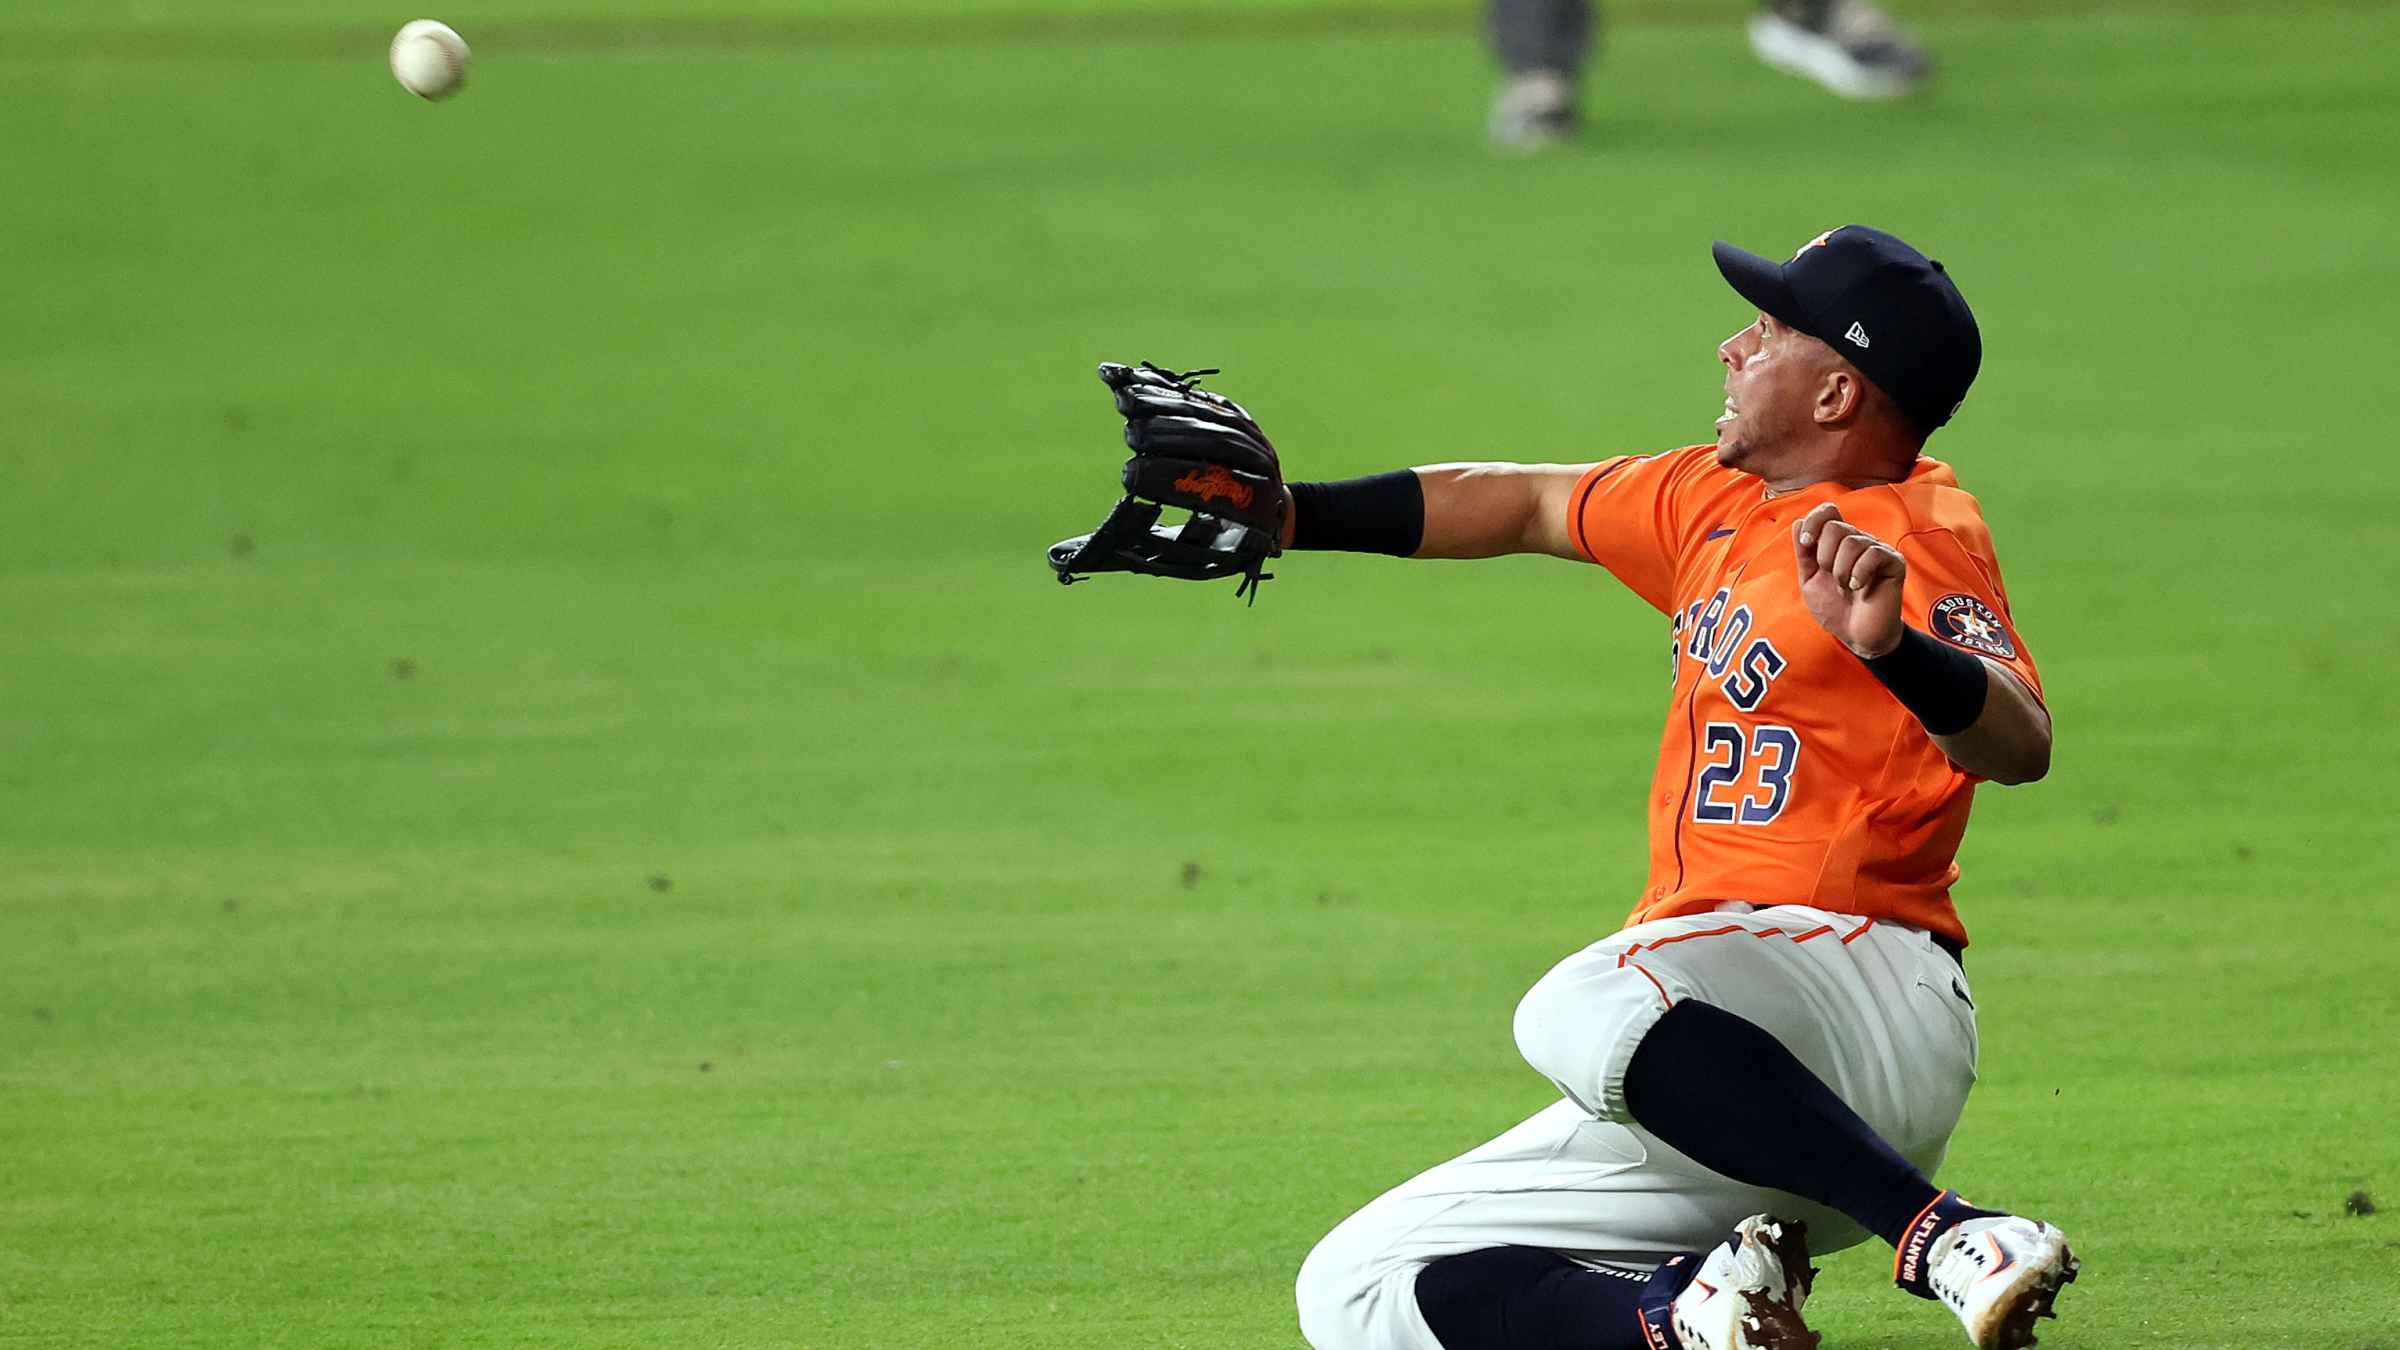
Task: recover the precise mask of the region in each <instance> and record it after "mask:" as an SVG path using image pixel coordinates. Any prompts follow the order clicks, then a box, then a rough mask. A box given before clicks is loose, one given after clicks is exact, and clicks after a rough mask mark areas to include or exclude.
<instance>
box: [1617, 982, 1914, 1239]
mask: <svg viewBox="0 0 2400 1350" xmlns="http://www.w3.org/2000/svg"><path fill="white" fill-rule="evenodd" d="M1625 1107H1626V1110H1627V1111H1628V1112H1629V1113H1630V1114H1631V1115H1632V1116H1633V1118H1634V1119H1635V1120H1636V1121H1639V1122H1640V1123H1641V1125H1642V1128H1644V1129H1646V1130H1648V1131H1650V1132H1651V1133H1652V1134H1655V1135H1657V1136H1658V1137H1659V1138H1661V1139H1664V1140H1666V1141H1667V1142H1668V1143H1670V1144H1672V1145H1674V1146H1675V1147H1676V1148H1678V1149H1681V1150H1682V1151H1683V1152H1684V1153H1686V1154H1689V1155H1690V1156H1691V1158H1692V1160H1693V1161H1695V1162H1697V1163H1699V1164H1701V1165H1702V1166H1704V1167H1706V1168H1708V1169H1709V1170H1710V1171H1712V1172H1720V1173H1723V1174H1724V1175H1726V1176H1729V1177H1732V1178H1733V1179H1734V1180H1736V1181H1740V1182H1745V1183H1747V1184H1749V1185H1752V1186H1764V1187H1767V1188H1768V1189H1770V1190H1778V1191H1789V1192H1791V1193H1792V1194H1794V1195H1797V1196H1800V1197H1802V1198H1804V1199H1808V1200H1814V1201H1816V1202H1817V1203H1818V1204H1820V1205H1823V1206H1825V1207H1826V1208H1828V1209H1833V1210H1838V1211H1840V1212H1841V1213H1843V1214H1847V1215H1849V1216H1850V1217H1851V1218H1852V1219H1853V1220H1856V1221H1857V1222H1858V1224H1859V1226H1861V1227H1863V1228H1865V1229H1866V1230H1867V1231H1868V1232H1870V1233H1874V1234H1876V1235H1877V1236H1879V1237H1881V1238H1882V1239H1883V1240H1884V1241H1886V1242H1889V1243H1891V1244H1892V1245H1893V1246H1895V1247H1897V1246H1899V1245H1900V1242H1901V1240H1902V1239H1903V1238H1904V1237H1906V1236H1908V1229H1909V1227H1910V1225H1911V1224H1913V1223H1914V1222H1915V1221H1916V1219H1917V1218H1918V1217H1919V1216H1920V1215H1922V1214H1923V1213H1925V1212H1926V1211H1927V1210H1928V1209H1929V1208H1931V1207H1932V1206H1933V1202H1934V1200H1935V1198H1936V1197H1937V1196H1939V1195H1941V1194H1942V1192H1941V1191H1939V1190H1937V1189H1936V1188H1935V1187H1934V1184H1933V1183H1932V1182H1930V1181H1927V1180H1926V1179H1925V1176H1924V1174H1923V1173H1921V1172H1919V1171H1918V1170H1917V1169H1916V1168H1915V1167H1914V1166H1913V1165H1912V1164H1910V1162H1909V1161H1908V1160H1907V1159H1906V1158H1903V1157H1901V1156H1900V1154H1899V1153H1898V1152H1897V1151H1896V1150H1894V1149H1893V1148H1892V1146H1891V1145H1890V1144H1887V1143H1885V1142H1884V1141H1883V1139H1882V1138H1881V1137H1880V1136H1879V1135H1877V1134H1876V1133H1875V1131H1874V1130H1873V1129H1872V1128H1870V1127H1869V1126H1868V1125H1867V1122H1865V1121H1863V1120H1861V1119H1859V1118H1858V1113H1857V1112H1856V1111H1853V1110H1851V1109H1850V1108H1849V1106H1848V1105H1846V1104H1845V1103H1844V1102H1843V1101H1842V1099H1841V1098H1840V1097H1837V1096H1835V1095H1834V1092H1833V1089H1832V1088H1830V1087H1827V1086H1826V1085H1825V1081H1824V1080H1823V1079H1821V1078H1819V1077H1817V1076H1816V1075H1815V1074H1813V1073H1810V1072H1809V1071H1808V1066H1807V1065H1805V1064H1802V1063H1801V1062H1800V1061H1799V1060H1798V1059H1797V1058H1795V1057H1794V1056H1793V1054H1792V1052H1791V1051H1789V1050H1787V1049H1785V1048H1784V1046H1783V1042H1781V1041H1778V1040H1776V1039H1775V1038H1774V1037H1773V1036H1771V1035H1769V1034H1768V1033H1767V1032H1766V1030H1765V1029H1763V1028H1761V1027H1760V1026H1759V1025H1758V1024H1757V1023H1755V1022H1751V1021H1748V1020H1746V1019H1744V1018H1740V1017H1736V1016H1735V1015H1733V1014H1732V1013H1729V1012H1726V1011H1725V1010H1724V1009H1722V1008H1717V1007H1712V1006H1710V1005H1709V1004H1706V1003H1700V1002H1695V1001H1693V1000H1689V999H1687V1000H1685V1001H1684V1002H1682V1003H1678V1004H1676V1005H1675V1006H1674V1007H1673V1008H1670V1009H1668V1010H1667V1014H1666V1016H1664V1017H1661V1018H1659V1019H1658V1023H1657V1025H1655V1026H1653V1027H1652V1028H1651V1029H1650V1034H1649V1035H1647V1036H1645V1037H1643V1038H1642V1043H1641V1044H1640V1045H1639V1046H1637V1047H1635V1049H1634V1052H1633V1061H1632V1063H1630V1064H1629V1065H1627V1066H1626V1070H1625Z"/></svg>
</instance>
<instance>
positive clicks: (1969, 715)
mask: <svg viewBox="0 0 2400 1350" xmlns="http://www.w3.org/2000/svg"><path fill="white" fill-rule="evenodd" d="M1863 664H1864V665H1865V666H1866V668H1867V673H1868V674H1870V675H1873V676H1874V677H1875V678H1876V679H1878V680H1880V681H1882V682H1883V687H1884V688H1886V689H1889V690H1891V691H1892V697H1894V698H1896V699H1898V700H1900V705H1901V706H1902V707H1904V708H1906V709H1908V710H1909V711H1910V712H1912V713H1914V714H1916V717H1917V720H1918V721H1919V722H1922V723H1924V724H1925V730H1927V731H1928V732H1931V733H1932V734H1934V735H1936V736H1952V735H1956V734H1957V733H1959V732H1961V731H1965V730H1966V729H1967V728H1968V727H1971V726H1973V725H1975V719H1976V718H1978V717H1981V716H1983V702H1984V700H1985V699H1986V698H1987V697H1989V696H1990V695H1991V692H1992V675H1991V672H1990V671H1988V670H1985V669H1984V668H1983V662H1982V661H1981V660H1980V659H1979V658H1977V657H1976V656H1975V655H1973V654H1972V653H1969V652H1962V651H1960V650H1959V649H1958V648H1956V647H1953V646H1951V645H1950V644H1949V643H1947V642H1942V641H1940V640H1938V639H1936V638H1935V637H1934V636H1933V635H1932V634H1930V633H1924V632H1919V631H1918V630H1916V629H1914V628H1910V627H1907V626H1906V625H1903V626H1902V627H1901V629H1900V645H1899V646H1897V647H1894V648H1892V649H1891V650H1890V651H1888V652H1885V653H1884V654H1883V655H1881V656H1878V657H1876V658H1875V659H1874V660H1872V661H1867V662H1864V663H1863Z"/></svg>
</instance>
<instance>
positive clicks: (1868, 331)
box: [1711, 225, 1983, 434]
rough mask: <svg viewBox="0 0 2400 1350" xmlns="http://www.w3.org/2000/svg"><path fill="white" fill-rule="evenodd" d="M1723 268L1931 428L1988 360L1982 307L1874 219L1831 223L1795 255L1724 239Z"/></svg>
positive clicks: (1737, 285) (1763, 304)
mask: <svg viewBox="0 0 2400 1350" xmlns="http://www.w3.org/2000/svg"><path fill="white" fill-rule="evenodd" d="M1711 251H1712V252H1714V253H1715V254H1716V257H1717V270H1718V271H1720V272H1723V273H1724V274H1725V280H1727V281H1729V282H1731V283H1732V284H1733V288H1734V289H1735V290H1737V291H1739V292H1741V293H1742V298H1743V299H1745V300H1748V301H1749V302H1750V303H1751V304H1753V305H1756V306H1758V308H1759V309H1760V310H1761V311H1762V312H1764V313H1767V314H1772V315H1774V316H1775V317H1776V318H1777V319H1779V320H1781V321H1782V322H1783V323H1784V324H1785V325H1786V326H1788V327H1791V328H1795V329H1798V330H1799V331H1800V332H1803V333H1806V334H1808V335H1809V336H1810V337H1813V338H1815V339H1817V340H1818V341H1819V342H1822V343H1824V344H1826V345H1827V346H1829V347H1831V348H1833V349H1834V350H1835V351H1837V352H1840V353H1841V354H1842V355H1843V356H1845V357H1847V358H1849V361H1850V364H1851V365H1854V366H1856V367H1858V369H1859V373H1860V374H1863V375H1865V376H1866V377H1867V378H1868V379H1870V380H1872V381H1874V382H1875V387H1876V388H1878V389H1881V390H1882V391H1883V392H1884V393H1885V394H1886V395H1888V396H1889V397H1890V398H1891V400H1892V402H1894V403H1897V404H1899V405H1900V408H1901V410H1902V411H1903V412H1906V413H1907V414H1908V416H1909V420H1911V421H1913V422H1915V423H1916V424H1917V429H1918V430H1920V431H1923V432H1926V433H1928V434H1930V433H1931V432H1932V431H1933V430H1934V428H1936V427H1939V426H1940V425H1942V424H1943V423H1944V422H1947V421H1949V420H1950V417H1951V414H1953V413H1955V412H1957V411H1958V405H1959V403H1960V401H1961V400H1963V399H1965V398H1966V396H1967V386H1968V385H1971V384H1973V383H1975V372H1976V370H1977V368H1979V367H1980V366H1982V364H1983V335H1982V334H1981V333H1980V332H1978V331H1977V330H1976V328H1975V314H1974V312H1973V311H1972V310H1969V309H1968V308H1967V298H1966V297H1965V296H1963V295H1960V294H1959V293H1958V287H1957V285H1956V284H1955V283H1953V282H1952V281H1951V280H1950V274H1949V273H1948V272H1945V271H1943V270H1942V265H1941V264H1940V263H1938V262H1935V261H1934V260H1933V259H1931V258H1928V257H1926V256H1925V255H1924V254H1922V253H1919V252H1917V251H1916V250H1915V249H1913V248H1910V247H1909V246H1908V245H1907V244H1906V243H1903V242H1902V241H1901V240H1900V239H1899V237H1898V236H1896V235H1889V234H1885V233H1884V232H1883V231H1881V230H1872V229H1869V228H1867V227H1866V226H1864V225H1844V226H1842V227H1841V228H1840V229H1835V230H1827V231H1826V232H1825V233H1823V234H1820V235H1818V236H1817V237H1816V238H1814V239H1811V240H1809V241H1808V242H1807V243H1806V244H1803V245H1801V246H1800V251H1799V252H1798V253H1795V254H1793V255H1792V260H1791V261H1790V262H1787V263H1778V262H1771V261H1769V260H1767V259H1765V258H1762V257H1760V256H1758V255H1757V254H1755V253H1749V252H1745V251H1743V250H1741V249H1738V248H1735V247H1734V246H1733V245H1731V244H1728V243H1726V242H1725V241H1724V240H1721V239H1720V240H1718V241H1717V243H1716V245H1715V247H1714V248H1713V249H1712V250H1711Z"/></svg>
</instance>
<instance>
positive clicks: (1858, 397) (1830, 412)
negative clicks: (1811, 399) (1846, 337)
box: [1810, 363, 1867, 427]
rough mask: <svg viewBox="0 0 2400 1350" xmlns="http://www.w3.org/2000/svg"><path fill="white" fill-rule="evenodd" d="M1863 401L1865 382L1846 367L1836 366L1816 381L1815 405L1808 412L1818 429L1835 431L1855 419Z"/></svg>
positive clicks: (1845, 365) (1865, 397)
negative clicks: (1813, 417) (1831, 428)
mask: <svg viewBox="0 0 2400 1350" xmlns="http://www.w3.org/2000/svg"><path fill="white" fill-rule="evenodd" d="M1866 401H1867V382H1866V381H1865V380H1864V379H1862V378H1860V376H1859V373H1858V372H1857V371H1855V370H1852V369H1850V368H1849V366H1848V365H1847V364H1839V363H1837V364H1836V365H1834V366H1833V367H1832V368H1831V369H1829V370H1827V371H1826V372H1825V373H1824V375H1823V376H1821V377H1820V378H1819V379H1818V380H1817V398H1816V404H1815V406H1814V407H1813V408H1811V409H1810V412H1811V413H1812V414H1813V415H1814V416H1815V417H1816V419H1817V425H1818V426H1821V427H1838V426H1840V425H1842V424H1843V423H1845V422H1847V421H1849V420H1850V419H1852V418H1853V417H1856V416H1857V415H1858V412H1859V409H1860V408H1862V407H1864V406H1865V404H1866Z"/></svg>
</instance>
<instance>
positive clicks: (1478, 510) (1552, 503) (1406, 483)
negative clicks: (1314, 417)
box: [1283, 464, 1591, 558]
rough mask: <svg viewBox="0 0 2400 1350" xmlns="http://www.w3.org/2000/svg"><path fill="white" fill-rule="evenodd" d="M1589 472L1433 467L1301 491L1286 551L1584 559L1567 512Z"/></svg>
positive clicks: (1552, 467)
mask: <svg viewBox="0 0 2400 1350" xmlns="http://www.w3.org/2000/svg"><path fill="white" fill-rule="evenodd" d="M1590 467H1591V466H1590V465H1588V464H1432V465H1427V466H1425V467H1423V468H1417V469H1402V470H1400V471H1398V472H1396V473H1386V474H1377V475H1375V476H1373V477H1371V478H1354V479H1350V480H1348V481H1346V482H1339V483H1294V484H1291V485H1290V491H1291V497H1292V505H1291V508H1290V510H1289V511H1287V512H1286V514H1285V516H1284V527H1283V546H1284V547H1285V548H1302V549H1308V548H1320V549H1323V548H1330V549H1348V550H1352V551H1355V552H1363V553H1390V554H1395V555H1397V556H1400V557H1410V558H1497V557H1500V556H1503V555H1505V554H1510V553H1550V554H1555V555H1557V556H1558V557H1561V558H1580V557H1582V556H1583V555H1582V554H1580V553H1578V552H1577V551H1576V549H1575V544H1574V541H1573V540H1571V539H1570V538H1569V537H1568V535H1567V511H1568V507H1569V503H1570V499H1571V498H1572V496H1573V494H1574V490H1575V484H1576V482H1577V481H1578V480H1579V479H1581V478H1582V477H1583V475H1584V472H1585V471H1586V470H1587V469H1589V468H1590Z"/></svg>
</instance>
